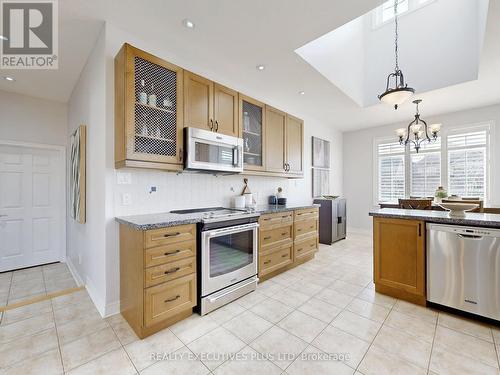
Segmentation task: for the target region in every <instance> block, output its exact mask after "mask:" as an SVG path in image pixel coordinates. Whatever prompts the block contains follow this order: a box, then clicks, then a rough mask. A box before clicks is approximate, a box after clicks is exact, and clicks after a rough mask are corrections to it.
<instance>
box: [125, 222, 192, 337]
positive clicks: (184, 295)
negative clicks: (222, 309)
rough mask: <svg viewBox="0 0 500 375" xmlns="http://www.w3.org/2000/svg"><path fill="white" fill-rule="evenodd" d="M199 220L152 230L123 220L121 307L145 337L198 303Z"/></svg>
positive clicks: (178, 318) (189, 310)
mask: <svg viewBox="0 0 500 375" xmlns="http://www.w3.org/2000/svg"><path fill="white" fill-rule="evenodd" d="M196 285H197V284H196V226H195V225H181V226H176V227H170V228H161V229H154V230H148V231H140V230H135V229H133V228H132V227H130V226H127V225H123V224H121V225H120V310H121V314H122V315H123V317H124V318H125V319H126V320H127V322H128V323H129V325H130V326H131V327H132V329H133V330H134V331H135V333H136V334H137V336H139V337H140V338H144V337H146V336H149V335H151V334H153V333H155V332H158V331H160V330H162V329H163V328H165V327H168V326H169V325H171V324H173V323H175V322H177V321H179V320H182V319H184V318H186V317H188V316H189V315H191V314H192V312H193V307H194V306H196V301H197V297H196Z"/></svg>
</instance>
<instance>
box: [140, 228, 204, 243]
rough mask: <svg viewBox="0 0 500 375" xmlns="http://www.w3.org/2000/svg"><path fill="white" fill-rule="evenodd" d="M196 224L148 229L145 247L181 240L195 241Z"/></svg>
mask: <svg viewBox="0 0 500 375" xmlns="http://www.w3.org/2000/svg"><path fill="white" fill-rule="evenodd" d="M195 240H196V226H195V225H194V224H190V225H181V226H178V227H170V228H161V229H153V230H148V231H147V232H146V247H147V248H150V247H155V246H162V245H168V244H171V243H176V242H181V241H195Z"/></svg>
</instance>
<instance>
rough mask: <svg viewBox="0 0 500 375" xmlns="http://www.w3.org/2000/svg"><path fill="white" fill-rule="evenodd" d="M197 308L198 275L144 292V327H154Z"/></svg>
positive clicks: (185, 277)
mask: <svg viewBox="0 0 500 375" xmlns="http://www.w3.org/2000/svg"><path fill="white" fill-rule="evenodd" d="M194 306H196V274H191V275H188V276H184V277H181V278H179V279H175V280H172V281H169V282H166V283H163V284H160V285H157V286H152V287H151V288H147V289H145V290H144V325H145V326H146V327H149V326H152V325H154V324H156V323H159V322H161V321H163V320H165V319H168V318H170V317H172V316H174V315H176V314H178V313H180V312H183V311H185V310H187V309H191V308H192V307H194Z"/></svg>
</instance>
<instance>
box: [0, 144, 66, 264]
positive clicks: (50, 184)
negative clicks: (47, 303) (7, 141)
mask: <svg viewBox="0 0 500 375" xmlns="http://www.w3.org/2000/svg"><path fill="white" fill-rule="evenodd" d="M62 158H63V155H62V151H58V150H51V149H42V148H28V147H19V146H8V145H0V272H3V271H9V270H13V269H18V268H23V267H30V266H35V265H39V264H43V263H50V262H56V261H60V260H62V249H63V239H64V235H65V234H64V207H65V204H66V202H65V198H64V197H65V194H64V189H63V186H64V185H63V177H64V169H63V168H62V167H61V166H62V165H64V164H62V163H61V161H62Z"/></svg>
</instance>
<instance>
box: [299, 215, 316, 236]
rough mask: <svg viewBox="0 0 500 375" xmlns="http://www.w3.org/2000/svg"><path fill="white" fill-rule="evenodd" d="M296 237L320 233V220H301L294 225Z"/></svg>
mask: <svg viewBox="0 0 500 375" xmlns="http://www.w3.org/2000/svg"><path fill="white" fill-rule="evenodd" d="M294 231H295V238H301V237H307V236H310V235H313V234H317V233H318V220H317V219H309V220H300V221H297V222H295V225H294Z"/></svg>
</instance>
